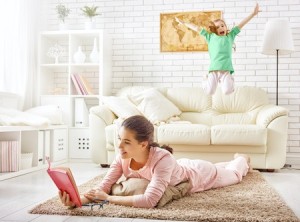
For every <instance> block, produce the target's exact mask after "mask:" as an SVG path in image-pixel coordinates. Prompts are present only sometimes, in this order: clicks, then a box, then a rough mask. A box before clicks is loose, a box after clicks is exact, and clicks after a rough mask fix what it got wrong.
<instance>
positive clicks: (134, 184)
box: [111, 178, 190, 208]
mask: <svg viewBox="0 0 300 222" xmlns="http://www.w3.org/2000/svg"><path fill="white" fill-rule="evenodd" d="M148 184H149V180H146V179H141V178H128V179H126V180H124V181H121V182H118V183H116V184H114V185H113V186H112V189H111V195H115V196H132V195H138V194H143V193H145V190H146V189H147V186H148ZM189 187H190V184H189V182H188V181H185V182H181V183H179V184H177V185H176V186H168V187H167V189H166V190H165V192H164V194H163V196H162V197H161V199H160V200H159V202H158V204H157V205H156V207H157V208H160V207H163V206H165V205H166V204H167V203H169V202H171V201H173V200H177V199H179V198H181V197H183V196H185V195H186V194H187V192H188V190H189Z"/></svg>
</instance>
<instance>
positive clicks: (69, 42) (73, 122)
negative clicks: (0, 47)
mask: <svg viewBox="0 0 300 222" xmlns="http://www.w3.org/2000/svg"><path fill="white" fill-rule="evenodd" d="M94 43H96V46H97V50H98V53H99V60H98V61H96V62H95V61H94V62H91V60H90V58H89V56H90V54H91V52H92V50H93V48H94ZM56 44H58V45H59V46H60V47H61V48H63V55H62V56H60V57H59V58H58V62H57V63H56V62H55V58H51V57H49V56H48V55H47V53H48V51H49V49H50V48H51V47H53V46H55V45H56ZM79 47H81V49H82V51H83V53H84V54H85V56H86V59H85V61H84V62H80V63H78V61H77V62H76V61H74V54H75V53H76V52H77V51H78V48H79ZM38 58H39V61H38V69H39V70H38V87H39V89H38V92H39V93H38V94H39V95H38V98H39V102H40V104H41V105H50V104H51V105H54V104H55V105H58V106H60V107H61V109H62V110H63V120H64V123H65V124H66V125H67V126H68V135H67V137H68V144H70V145H71V146H70V147H69V153H68V154H69V158H71V159H73V158H74V159H77V158H86V159H87V158H90V150H89V136H88V110H89V108H90V107H92V106H95V105H98V104H99V97H100V96H102V95H110V94H111V78H112V72H111V67H112V60H111V39H110V38H109V36H108V35H107V34H106V33H104V31H103V30H69V31H47V32H42V33H40V36H39V55H38ZM73 74H80V75H81V76H82V77H84V79H85V80H86V81H87V82H88V84H89V85H90V88H91V90H92V92H93V94H89V95H81V94H80V93H78V91H77V90H76V87H75V85H74V82H73V81H72V78H71V77H72V75H73ZM80 104H85V105H86V106H85V107H83V106H82V105H80ZM81 140H84V141H85V144H84V146H83V145H82V143H81V142H80V141H81ZM57 158H59V157H57Z"/></svg>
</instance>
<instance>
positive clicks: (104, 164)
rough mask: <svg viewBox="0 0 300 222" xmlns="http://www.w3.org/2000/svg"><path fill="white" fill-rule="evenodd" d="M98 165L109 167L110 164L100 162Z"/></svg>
mask: <svg viewBox="0 0 300 222" xmlns="http://www.w3.org/2000/svg"><path fill="white" fill-rule="evenodd" d="M100 166H101V167H102V168H109V167H110V165H109V164H107V163H101V164H100Z"/></svg>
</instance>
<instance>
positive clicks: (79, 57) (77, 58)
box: [73, 46, 85, 63]
mask: <svg viewBox="0 0 300 222" xmlns="http://www.w3.org/2000/svg"><path fill="white" fill-rule="evenodd" d="M73 58H74V62H75V63H84V61H85V54H84V53H83V52H82V50H81V46H78V50H77V52H75V54H74V56H73Z"/></svg>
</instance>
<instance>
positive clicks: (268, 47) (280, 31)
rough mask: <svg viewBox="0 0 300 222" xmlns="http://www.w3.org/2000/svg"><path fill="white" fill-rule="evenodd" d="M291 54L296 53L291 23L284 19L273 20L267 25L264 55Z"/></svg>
mask: <svg viewBox="0 0 300 222" xmlns="http://www.w3.org/2000/svg"><path fill="white" fill-rule="evenodd" d="M277 50H278V54H279V55H286V54H290V53H291V52H292V51H294V44H293V38H292V32H291V29H290V26H289V22H288V21H287V20H283V19H272V20H269V21H268V22H267V24H266V28H265V33H264V39H263V45H262V54H265V55H276V51H277Z"/></svg>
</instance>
